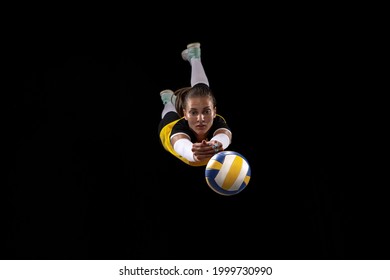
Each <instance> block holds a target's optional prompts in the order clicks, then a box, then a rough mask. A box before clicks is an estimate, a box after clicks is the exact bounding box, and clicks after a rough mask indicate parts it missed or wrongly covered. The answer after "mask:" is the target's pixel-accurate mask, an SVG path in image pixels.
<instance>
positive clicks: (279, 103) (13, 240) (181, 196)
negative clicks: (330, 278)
mask: <svg viewBox="0 0 390 280" xmlns="http://www.w3.org/2000/svg"><path fill="white" fill-rule="evenodd" d="M136 14H137V12H136V11H133V10H131V11H129V15H128V16H127V17H124V16H123V17H119V18H120V19H121V20H118V21H111V20H105V17H104V14H103V15H102V14H100V15H99V16H98V15H96V19H95V17H93V18H92V19H91V18H89V17H86V18H85V21H84V17H83V15H79V16H76V19H75V16H74V15H72V17H70V18H67V17H65V16H62V17H61V19H60V20H57V19H56V17H57V14H55V13H53V14H52V15H51V16H50V17H49V18H45V19H44V20H42V18H33V19H32V20H30V21H28V20H27V21H24V22H23V23H22V24H20V25H19V24H18V23H17V21H16V20H15V21H14V22H13V23H12V24H13V28H16V29H14V31H13V32H10V33H9V34H8V35H9V37H10V38H11V40H8V44H7V46H8V47H9V51H8V49H7V56H6V60H7V61H6V64H5V67H6V69H7V74H6V76H5V78H6V80H7V85H8V84H9V85H10V88H9V89H8V92H9V94H7V96H6V97H7V99H6V102H4V105H5V107H6V109H8V110H9V113H7V116H6V118H5V119H6V124H5V128H4V129H5V131H6V134H5V135H6V137H5V138H6V144H5V145H6V147H7V149H6V159H7V167H6V172H7V174H8V182H7V188H4V189H3V193H4V196H3V197H4V198H5V200H6V202H7V203H6V205H7V207H6V211H7V212H6V219H5V227H4V228H5V231H3V232H5V235H6V238H5V240H6V242H5V245H4V246H3V250H2V258H4V259H348V258H349V259H351V258H360V257H361V256H360V255H353V254H352V253H350V252H349V251H347V250H346V248H345V237H346V230H345V209H344V206H345V203H346V202H345V186H344V185H343V184H342V183H343V182H342V181H340V173H342V163H343V161H344V160H345V158H346V155H344V152H343V149H342V148H340V146H342V145H344V142H343V135H344V133H345V131H344V121H345V120H344V118H343V113H342V106H343V104H344V99H343V98H342V97H341V95H342V93H341V92H342V88H343V86H340V80H341V79H342V78H341V77H342V75H341V74H342V73H343V69H344V67H345V65H344V63H345V62H344V60H343V55H344V52H345V49H344V47H343V43H344V40H345V37H344V36H343V35H344V34H343V30H342V29H340V27H338V28H335V27H334V26H332V21H331V20H328V21H327V20H326V17H325V18H323V19H324V21H322V20H318V19H316V17H315V15H313V17H305V18H304V20H302V19H301V18H294V17H293V16H291V17H290V18H288V19H286V18H284V17H276V18H273V19H269V20H264V19H262V18H260V17H258V16H252V15H250V16H248V17H245V16H244V19H243V20H237V19H236V18H235V17H233V15H234V14H233V13H231V14H229V15H225V17H224V18H223V19H222V20H221V19H216V18H215V17H214V14H213V13H212V12H209V13H205V12H204V11H202V12H198V14H197V17H196V16H195V15H192V14H191V13H190V14H184V15H183V14H182V15H181V17H178V16H175V14H173V13H172V14H169V15H168V14H162V15H160V16H159V17H156V18H153V17H152V16H149V17H141V19H138V20H135V19H134V16H135V15H136ZM191 15H192V16H191ZM110 16H111V17H113V18H115V16H114V15H113V14H110ZM111 17H110V18H111ZM97 18H99V19H100V20H97ZM75 22H76V23H75ZM15 30H16V31H15ZM336 31H337V32H336ZM195 41H198V42H200V43H201V45H202V62H203V65H204V67H205V70H206V73H207V75H208V78H209V81H210V86H211V88H212V89H213V90H214V92H215V95H216V98H217V102H218V103H217V110H218V112H219V113H220V114H221V115H223V116H224V117H225V119H226V120H227V122H228V124H229V125H230V127H231V129H232V131H233V143H232V144H231V146H230V147H229V150H233V151H237V152H239V153H241V154H243V155H244V156H245V157H246V158H247V159H248V161H249V163H250V165H251V171H252V177H251V181H250V182H249V185H248V186H247V188H246V189H244V190H243V191H242V192H241V193H239V194H238V195H235V196H231V197H225V196H221V195H219V194H217V193H215V192H213V191H212V190H211V189H210V188H209V187H208V186H207V184H206V182H205V179H204V168H203V167H199V168H198V167H189V166H187V165H185V164H183V163H182V162H180V161H179V160H178V159H176V158H174V157H173V156H171V155H170V154H169V153H168V152H166V151H165V150H164V149H163V148H162V146H161V145H160V143H159V138H158V134H157V126H158V123H159V121H160V118H161V111H162V108H163V106H162V103H161V100H160V97H159V92H160V91H161V90H163V89H166V88H170V89H172V90H176V89H178V88H180V87H183V86H188V85H189V82H190V66H189V64H188V62H185V61H183V60H182V59H181V56H180V53H181V51H182V50H183V49H184V48H185V47H186V45H187V44H188V43H191V42H195ZM7 112H8V111H7Z"/></svg>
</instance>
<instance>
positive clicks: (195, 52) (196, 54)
mask: <svg viewBox="0 0 390 280" xmlns="http://www.w3.org/2000/svg"><path fill="white" fill-rule="evenodd" d="M181 57H182V58H183V59H184V60H187V61H190V60H191V59H193V58H199V59H200V43H191V44H188V45H187V48H186V49H185V50H184V51H182V52H181Z"/></svg>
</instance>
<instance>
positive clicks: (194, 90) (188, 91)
mask: <svg viewBox="0 0 390 280" xmlns="http://www.w3.org/2000/svg"><path fill="white" fill-rule="evenodd" d="M175 95H176V102H175V108H176V112H177V113H178V114H179V116H180V117H183V116H184V114H183V109H185V106H186V104H187V101H188V99H189V98H191V97H210V98H211V101H212V102H213V104H214V107H215V106H216V105H217V101H216V99H215V96H214V94H213V92H212V91H211V89H210V88H209V86H208V85H206V84H203V83H199V84H196V85H194V86H193V87H184V88H180V89H178V90H176V91H175Z"/></svg>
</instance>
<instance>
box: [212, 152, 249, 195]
mask: <svg viewBox="0 0 390 280" xmlns="http://www.w3.org/2000/svg"><path fill="white" fill-rule="evenodd" d="M205 177H206V182H207V184H208V185H209V187H210V188H211V189H212V190H213V191H215V192H217V193H219V194H221V195H234V194H238V193H239V192H241V191H242V190H243V189H244V188H245V187H246V186H247V185H248V183H249V180H250V178H251V168H250V165H249V163H248V161H247V160H246V158H245V157H244V156H243V155H241V154H239V153H237V152H234V151H222V152H219V153H217V154H215V155H214V156H213V157H212V158H211V159H210V160H209V162H208V163H207V165H206V170H205Z"/></svg>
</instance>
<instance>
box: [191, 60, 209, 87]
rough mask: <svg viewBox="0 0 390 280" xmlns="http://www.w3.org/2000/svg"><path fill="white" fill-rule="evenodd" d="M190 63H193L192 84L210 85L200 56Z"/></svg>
mask: <svg viewBox="0 0 390 280" xmlns="http://www.w3.org/2000/svg"><path fill="white" fill-rule="evenodd" d="M190 64H191V86H192V87H193V86H194V85H196V84H199V83H203V84H206V85H209V80H208V79H207V76H206V72H205V71H204V68H203V65H202V62H201V61H200V58H192V59H191V61H190Z"/></svg>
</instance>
